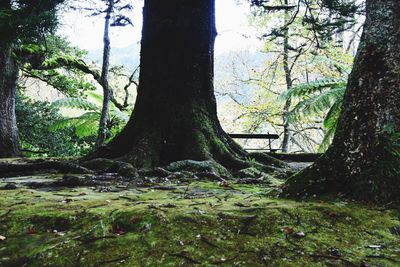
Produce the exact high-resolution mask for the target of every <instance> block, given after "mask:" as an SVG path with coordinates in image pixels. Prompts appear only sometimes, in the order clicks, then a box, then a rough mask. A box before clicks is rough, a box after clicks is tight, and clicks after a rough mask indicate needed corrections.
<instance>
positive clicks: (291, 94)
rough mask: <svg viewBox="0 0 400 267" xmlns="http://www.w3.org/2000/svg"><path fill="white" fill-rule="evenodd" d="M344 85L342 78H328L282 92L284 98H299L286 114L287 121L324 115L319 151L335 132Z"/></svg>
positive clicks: (321, 150) (325, 145)
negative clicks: (322, 136) (322, 134)
mask: <svg viewBox="0 0 400 267" xmlns="http://www.w3.org/2000/svg"><path fill="white" fill-rule="evenodd" d="M346 85H347V82H346V80H345V79H343V78H339V79H334V78H329V79H323V80H318V81H315V82H310V83H303V84H299V85H298V86H295V87H293V88H291V89H290V90H288V91H286V92H285V93H284V94H282V97H283V98H284V99H296V98H298V99H299V102H298V103H297V105H295V106H294V108H293V109H292V110H291V111H290V112H289V114H288V117H287V118H288V120H289V122H292V123H293V122H298V121H301V120H302V119H304V118H310V117H324V122H323V127H324V133H325V135H324V139H323V141H322V143H321V145H320V147H319V151H320V152H323V151H325V150H326V149H327V148H328V147H329V144H330V142H331V140H332V138H333V136H334V134H335V131H336V127H337V123H338V120H339V117H340V114H341V111H342V103H343V96H344V93H345V90H346ZM325 114H326V115H325Z"/></svg>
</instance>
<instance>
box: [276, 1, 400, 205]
mask: <svg viewBox="0 0 400 267" xmlns="http://www.w3.org/2000/svg"><path fill="white" fill-rule="evenodd" d="M399 28H400V2H399V1H397V0H368V1H367V2H366V23H365V27H364V32H363V35H362V38H361V43H360V47H359V49H358V52H357V56H356V60H355V64H354V67H353V71H352V73H351V75H350V77H349V82H348V86H347V91H346V94H345V98H344V104H343V113H342V115H341V118H340V120H339V124H338V129H337V131H336V135H335V137H334V140H333V143H332V145H331V147H330V148H329V149H328V151H327V152H326V154H325V155H323V156H322V157H321V158H319V159H318V160H317V161H316V162H315V164H314V165H312V166H311V167H310V168H308V169H305V170H304V171H302V172H300V173H299V174H297V175H295V176H293V177H292V178H290V179H289V180H288V183H287V185H286V186H285V188H284V191H283V194H284V195H288V196H296V195H302V196H304V195H313V194H321V193H338V192H342V193H346V194H348V195H350V196H352V197H356V198H360V199H367V200H374V201H387V200H392V199H399V194H398V191H399V189H400V175H399V173H400V172H399V169H398V168H399V165H400V161H399V159H398V158H396V157H395V156H394V155H393V154H391V153H390V151H389V150H390V146H392V145H393V144H392V143H391V142H392V140H391V137H390V135H388V133H387V129H388V128H392V130H394V131H397V132H400V104H399V103H400V89H399V85H400V31H399ZM388 147H389V148H388ZM396 169H397V170H396Z"/></svg>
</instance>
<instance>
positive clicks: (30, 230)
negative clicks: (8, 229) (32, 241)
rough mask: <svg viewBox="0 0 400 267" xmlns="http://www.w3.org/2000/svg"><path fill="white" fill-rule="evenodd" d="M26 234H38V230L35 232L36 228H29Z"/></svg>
mask: <svg viewBox="0 0 400 267" xmlns="http://www.w3.org/2000/svg"><path fill="white" fill-rule="evenodd" d="M26 233H27V234H28V235H33V234H36V230H35V228H28V230H26Z"/></svg>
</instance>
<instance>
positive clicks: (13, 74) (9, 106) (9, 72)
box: [0, 43, 19, 158]
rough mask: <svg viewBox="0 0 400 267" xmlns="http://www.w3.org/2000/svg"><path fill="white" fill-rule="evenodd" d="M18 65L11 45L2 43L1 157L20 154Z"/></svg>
mask: <svg viewBox="0 0 400 267" xmlns="http://www.w3.org/2000/svg"><path fill="white" fill-rule="evenodd" d="M17 80H18V66H17V63H16V62H15V60H14V58H13V56H12V48H11V45H6V44H1V43H0V158H9V157H16V156H18V155H19V139H18V128H17V120H16V116H15V94H16V88H17Z"/></svg>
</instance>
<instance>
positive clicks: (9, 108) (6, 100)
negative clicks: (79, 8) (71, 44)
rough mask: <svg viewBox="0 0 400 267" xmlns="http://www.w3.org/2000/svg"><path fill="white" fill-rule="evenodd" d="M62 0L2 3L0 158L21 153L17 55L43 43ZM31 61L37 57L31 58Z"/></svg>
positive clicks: (0, 23)
mask: <svg viewBox="0 0 400 267" xmlns="http://www.w3.org/2000/svg"><path fill="white" fill-rule="evenodd" d="M61 2H62V1H61V0H40V1H35V2H32V1H25V0H19V1H11V0H9V1H1V2H0V32H1V36H2V37H1V39H0V69H1V70H2V71H1V72H0V157H14V156H18V155H19V141H18V129H17V123H16V116H15V96H16V86H17V79H18V75H19V66H18V63H17V61H16V58H15V57H14V55H15V53H16V52H17V50H18V48H19V47H20V46H21V45H22V44H26V43H40V42H41V41H43V36H44V34H45V33H47V32H51V31H53V30H54V29H55V26H56V24H57V19H56V14H55V12H56V7H57V5H58V4H60V3H61ZM31 60H35V59H34V58H31Z"/></svg>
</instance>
